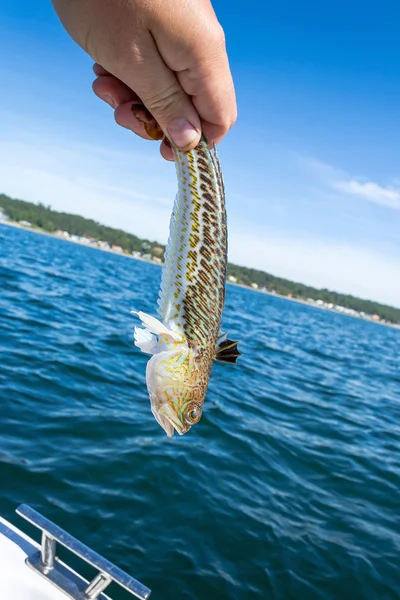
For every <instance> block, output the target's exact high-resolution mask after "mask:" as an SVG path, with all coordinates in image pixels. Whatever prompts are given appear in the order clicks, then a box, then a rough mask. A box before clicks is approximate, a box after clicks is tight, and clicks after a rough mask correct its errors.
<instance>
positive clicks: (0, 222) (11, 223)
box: [0, 220, 400, 331]
mask: <svg viewBox="0 0 400 600" xmlns="http://www.w3.org/2000/svg"><path fill="white" fill-rule="evenodd" d="M0 225H6V226H9V227H15V228H17V229H23V230H24V231H31V232H32V233H38V234H39V235H45V236H47V237H51V238H54V239H56V240H61V241H64V242H70V243H72V244H77V245H79V246H84V247H85V248H92V249H93V250H99V251H100V252H108V253H109V254H113V255H114V256H115V255H117V256H123V257H125V258H130V259H132V260H138V261H141V262H145V263H148V264H152V265H155V266H157V267H162V266H163V265H162V263H157V262H155V261H153V260H149V259H147V258H143V257H142V256H133V255H131V254H128V253H127V252H119V251H116V250H112V249H111V248H100V247H99V246H93V245H92V244H86V243H84V242H80V241H79V240H74V239H71V238H66V237H61V236H59V235H55V234H54V233H50V232H49V231H43V230H41V229H38V228H36V227H32V226H31V227H29V226H24V225H21V224H20V223H16V222H15V221H9V220H8V221H4V220H0ZM226 283H227V285H233V286H236V287H240V288H243V289H245V290H250V291H252V292H257V293H258V294H265V295H267V296H272V297H275V298H281V299H282V300H288V301H290V302H297V303H298V304H303V305H304V306H310V307H311V308H318V309H320V310H326V311H328V312H333V313H336V314H337V315H341V316H342V317H350V318H352V319H358V320H359V321H365V322H367V323H372V324H374V325H381V326H384V327H390V328H391V329H396V330H397V331H400V325H395V324H392V323H383V322H382V321H375V320H373V319H366V318H364V317H362V316H359V315H352V314H346V313H343V312H341V311H339V310H335V309H334V308H329V307H327V306H321V305H319V304H316V303H311V302H307V300H301V299H300V298H291V297H288V296H283V295H281V294H278V293H272V292H269V291H268V290H260V289H256V288H254V287H251V286H249V285H244V284H243V283H235V282H232V281H227V282H226Z"/></svg>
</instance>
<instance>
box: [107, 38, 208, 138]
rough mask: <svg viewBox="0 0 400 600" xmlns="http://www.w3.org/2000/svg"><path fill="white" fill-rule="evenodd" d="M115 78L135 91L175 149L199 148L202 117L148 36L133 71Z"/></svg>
mask: <svg viewBox="0 0 400 600" xmlns="http://www.w3.org/2000/svg"><path fill="white" fill-rule="evenodd" d="M118 69H119V65H116V69H114V72H116V70H118ZM116 74H117V75H118V76H120V77H121V78H122V79H123V81H124V82H125V83H126V84H127V85H128V86H129V87H130V88H131V89H134V90H135V92H136V93H137V95H138V96H139V97H140V98H141V100H142V101H143V104H144V105H145V106H146V108H147V109H148V110H149V112H150V113H151V114H152V115H153V117H154V118H155V120H156V121H157V123H158V124H159V125H160V127H161V129H162V130H163V131H164V133H165V135H166V136H167V137H168V139H169V140H170V141H171V142H172V143H173V144H174V145H175V146H176V147H178V148H180V149H181V150H189V149H191V148H194V147H195V146H196V145H197V144H198V142H199V141H200V136H201V122H200V118H199V115H198V113H197V111H196V109H195V107H194V106H193V103H192V101H191V99H190V98H189V96H188V95H187V94H186V92H185V91H184V90H183V89H182V86H181V85H180V83H179V81H178V79H177V77H176V75H175V73H173V72H172V71H171V70H170V69H169V68H168V67H167V65H166V64H165V62H164V61H163V59H162V57H161V56H160V53H159V51H158V48H157V46H156V43H155V41H154V38H153V37H152V35H151V34H150V33H149V32H144V33H142V35H141V39H140V47H139V48H138V49H137V50H136V54H135V56H134V66H133V68H132V69H130V70H127V69H124V70H123V71H122V70H121V74H119V73H118V72H116Z"/></svg>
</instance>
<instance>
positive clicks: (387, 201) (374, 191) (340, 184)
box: [331, 179, 400, 210]
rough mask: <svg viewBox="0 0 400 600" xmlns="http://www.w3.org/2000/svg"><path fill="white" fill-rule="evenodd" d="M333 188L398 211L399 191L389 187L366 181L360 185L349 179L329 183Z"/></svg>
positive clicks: (399, 206)
mask: <svg viewBox="0 0 400 600" xmlns="http://www.w3.org/2000/svg"><path fill="white" fill-rule="evenodd" d="M331 185H332V187H333V188H335V189H337V190H338V191H340V192H344V193H345V194H348V195H350V196H358V197H359V198H365V200H369V201H370V202H375V204H382V205H383V206H388V207H389V208H395V209H398V210H400V191H399V190H395V189H393V188H390V187H384V186H382V185H379V184H377V183H374V182H373V181H367V182H365V183H362V182H360V181H357V180H355V179H349V180H347V181H333V182H331Z"/></svg>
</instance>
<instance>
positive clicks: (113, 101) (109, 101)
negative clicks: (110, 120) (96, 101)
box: [100, 96, 117, 108]
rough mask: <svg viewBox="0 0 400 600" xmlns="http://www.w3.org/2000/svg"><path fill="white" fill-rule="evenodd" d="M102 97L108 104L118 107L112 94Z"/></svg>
mask: <svg viewBox="0 0 400 600" xmlns="http://www.w3.org/2000/svg"><path fill="white" fill-rule="evenodd" d="M100 98H101V99H102V100H103V101H104V102H107V104H109V105H110V106H111V107H112V108H117V103H116V102H115V100H114V98H113V97H112V96H100Z"/></svg>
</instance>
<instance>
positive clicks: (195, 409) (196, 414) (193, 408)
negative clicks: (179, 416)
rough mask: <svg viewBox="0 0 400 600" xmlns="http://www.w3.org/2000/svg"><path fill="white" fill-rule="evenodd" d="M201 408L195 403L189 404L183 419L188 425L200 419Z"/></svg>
mask: <svg viewBox="0 0 400 600" xmlns="http://www.w3.org/2000/svg"><path fill="white" fill-rule="evenodd" d="M200 417H201V408H200V406H197V404H190V405H189V407H188V409H187V411H186V415H185V421H186V423H187V424H188V425H193V424H194V423H197V422H198V421H200Z"/></svg>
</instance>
